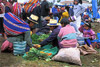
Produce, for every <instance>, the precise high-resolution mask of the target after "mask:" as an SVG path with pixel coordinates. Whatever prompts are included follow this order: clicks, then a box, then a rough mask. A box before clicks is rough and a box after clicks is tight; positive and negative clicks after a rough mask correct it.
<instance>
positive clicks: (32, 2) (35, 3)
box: [24, 0, 39, 13]
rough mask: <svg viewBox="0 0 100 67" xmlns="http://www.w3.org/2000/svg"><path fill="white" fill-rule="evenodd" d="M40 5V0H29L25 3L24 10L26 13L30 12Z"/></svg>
mask: <svg viewBox="0 0 100 67" xmlns="http://www.w3.org/2000/svg"><path fill="white" fill-rule="evenodd" d="M38 5H39V1H38V0H29V2H28V3H25V4H24V10H25V12H26V13H30V12H32V10H33V9H34V8H35V7H36V6H38Z"/></svg>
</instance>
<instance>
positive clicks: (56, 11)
mask: <svg viewBox="0 0 100 67" xmlns="http://www.w3.org/2000/svg"><path fill="white" fill-rule="evenodd" d="M81 4H82V2H80V1H79V0H74V3H73V6H58V5H56V4H55V5H54V7H52V8H51V7H50V6H49V4H48V2H47V1H46V0H43V2H41V4H38V6H36V7H35V8H34V9H33V10H31V11H30V12H26V11H25V10H24V6H25V5H24V4H19V3H18V2H14V1H13V0H9V2H7V1H6V0H0V15H3V14H5V15H4V17H2V16H1V17H0V33H2V36H3V37H4V39H5V40H8V41H9V42H10V43H13V42H16V41H21V40H25V41H26V42H27V47H29V48H31V47H36V48H37V46H35V45H34V44H32V41H31V36H30V31H31V32H32V34H37V35H41V34H48V33H51V34H50V36H49V37H48V38H47V39H45V40H44V41H42V42H41V43H40V44H39V45H41V47H42V46H44V45H47V44H48V43H51V42H52V45H53V46H57V47H58V48H70V47H77V43H78V42H77V37H78V36H81V35H82V33H83V37H84V38H86V39H85V43H84V45H88V46H89V47H91V48H93V47H92V44H91V40H93V39H95V38H96V35H95V32H94V31H93V30H92V29H91V22H93V15H92V7H90V6H89V7H88V8H85V7H83V6H82V5H81ZM12 15H16V16H17V17H19V18H20V19H21V20H24V21H25V23H26V22H27V23H26V26H25V25H24V24H22V25H20V27H19V28H17V27H16V26H14V25H13V26H12V29H11V28H10V29H11V30H13V29H14V28H15V29H14V30H13V31H12V32H10V31H8V30H7V29H8V28H9V27H11V26H9V24H7V22H8V20H9V19H8V20H6V18H7V17H6V16H12ZM3 18H4V21H6V22H4V21H3ZM13 22H14V23H16V22H15V21H13ZM18 23H20V22H18ZM23 26H25V27H27V29H24V30H23V29H21V28H22V27H23ZM19 29H20V32H19ZM14 31H15V32H14ZM13 32H14V33H13ZM16 34H17V35H16ZM2 51H3V50H2Z"/></svg>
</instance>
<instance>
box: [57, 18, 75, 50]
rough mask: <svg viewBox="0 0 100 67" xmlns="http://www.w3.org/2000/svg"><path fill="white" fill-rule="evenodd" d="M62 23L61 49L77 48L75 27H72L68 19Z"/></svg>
mask: <svg viewBox="0 0 100 67" xmlns="http://www.w3.org/2000/svg"><path fill="white" fill-rule="evenodd" d="M60 23H61V26H62V28H61V29H60V32H59V34H58V40H59V42H60V45H59V46H60V48H70V47H76V44H77V39H76V32H75V29H74V27H73V26H71V25H70V21H69V20H68V19H67V18H63V19H62V20H61V22H60Z"/></svg>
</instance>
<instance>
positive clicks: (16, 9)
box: [13, 3, 21, 17]
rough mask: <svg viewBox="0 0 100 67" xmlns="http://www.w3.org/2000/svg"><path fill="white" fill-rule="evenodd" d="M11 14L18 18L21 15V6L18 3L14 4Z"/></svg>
mask: <svg viewBox="0 0 100 67" xmlns="http://www.w3.org/2000/svg"><path fill="white" fill-rule="evenodd" d="M13 14H15V15H16V16H18V17H20V14H21V5H20V4H19V3H16V4H15V5H14V7H13Z"/></svg>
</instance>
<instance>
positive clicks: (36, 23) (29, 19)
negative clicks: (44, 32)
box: [27, 17, 38, 24]
mask: <svg viewBox="0 0 100 67" xmlns="http://www.w3.org/2000/svg"><path fill="white" fill-rule="evenodd" d="M27 19H28V20H29V21H32V22H33V23H35V24H38V22H35V21H33V20H31V19H30V18H29V17H27Z"/></svg>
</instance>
